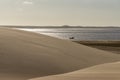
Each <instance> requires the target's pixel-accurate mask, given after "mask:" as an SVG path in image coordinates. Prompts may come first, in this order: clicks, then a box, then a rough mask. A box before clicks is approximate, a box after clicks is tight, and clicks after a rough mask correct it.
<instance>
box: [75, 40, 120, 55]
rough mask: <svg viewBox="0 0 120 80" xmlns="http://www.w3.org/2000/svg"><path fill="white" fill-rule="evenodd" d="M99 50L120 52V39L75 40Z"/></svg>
mask: <svg viewBox="0 0 120 80" xmlns="http://www.w3.org/2000/svg"><path fill="white" fill-rule="evenodd" d="M74 42H76V43H78V44H83V45H86V46H89V47H92V48H96V49H99V50H104V51H107V52H112V53H115V54H120V41H74Z"/></svg>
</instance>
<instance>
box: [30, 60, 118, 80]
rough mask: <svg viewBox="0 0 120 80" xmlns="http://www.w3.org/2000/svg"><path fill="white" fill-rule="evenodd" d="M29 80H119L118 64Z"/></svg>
mask: <svg viewBox="0 0 120 80" xmlns="http://www.w3.org/2000/svg"><path fill="white" fill-rule="evenodd" d="M30 80H120V62H116V63H108V64H102V65H97V66H94V67H90V68H87V69H83V70H79V71H75V72H71V73H67V74H62V75H54V76H47V77H42V78H36V79H30Z"/></svg>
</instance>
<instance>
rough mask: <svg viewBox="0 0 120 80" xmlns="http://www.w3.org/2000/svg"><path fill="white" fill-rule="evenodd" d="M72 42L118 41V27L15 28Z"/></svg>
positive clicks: (119, 29)
mask: <svg viewBox="0 0 120 80" xmlns="http://www.w3.org/2000/svg"><path fill="white" fill-rule="evenodd" d="M17 29H19V30H24V31H30V32H35V33H39V34H43V35H47V36H51V37H56V38H59V39H65V40H72V41H120V28H119V27H97V28H96V27H77V28H76V27H75V28H74V27H67V28H64V27H58V28H56V27H52V28H46V27H45V28H44V27H42V28H17Z"/></svg>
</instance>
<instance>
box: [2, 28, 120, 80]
mask: <svg viewBox="0 0 120 80" xmlns="http://www.w3.org/2000/svg"><path fill="white" fill-rule="evenodd" d="M116 61H120V55H118V54H112V53H111V54H110V53H109V52H106V51H102V50H98V49H95V48H90V47H87V46H84V45H81V44H77V43H74V42H71V41H66V40H60V39H56V38H52V37H49V36H45V35H41V34H37V33H32V32H26V31H20V30H15V29H9V28H0V80H27V79H31V78H35V77H42V76H48V75H56V74H62V73H68V72H72V71H76V70H80V69H83V68H87V67H91V66H94V65H97V64H103V63H108V62H116Z"/></svg>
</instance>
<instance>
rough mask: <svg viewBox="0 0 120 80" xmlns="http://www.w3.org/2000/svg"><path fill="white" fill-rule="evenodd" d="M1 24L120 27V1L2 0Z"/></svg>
mask: <svg viewBox="0 0 120 80" xmlns="http://www.w3.org/2000/svg"><path fill="white" fill-rule="evenodd" d="M0 24H1V25H4V24H5V25H40V26H42V25H83V26H84V25H86V26H120V0H0Z"/></svg>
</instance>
